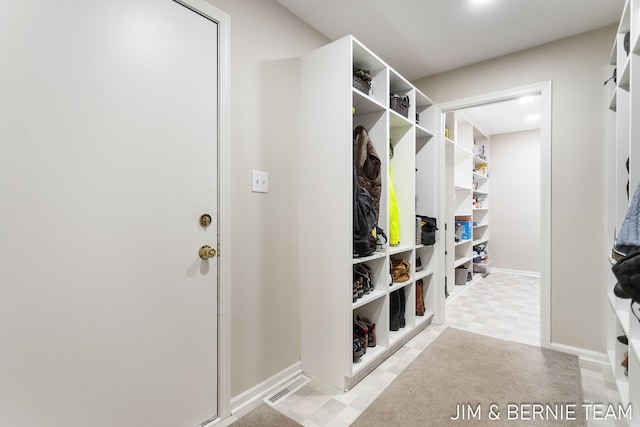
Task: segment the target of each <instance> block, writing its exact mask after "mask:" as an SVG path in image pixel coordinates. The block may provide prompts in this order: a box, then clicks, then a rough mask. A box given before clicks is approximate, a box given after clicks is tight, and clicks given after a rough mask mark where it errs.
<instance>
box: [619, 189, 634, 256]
mask: <svg viewBox="0 0 640 427" xmlns="http://www.w3.org/2000/svg"><path fill="white" fill-rule="evenodd" d="M638 247H640V185H638V187H637V188H636V191H635V193H634V195H633V199H632V200H631V204H630V205H629V208H628V209H627V214H626V215H625V217H624V222H623V223H622V227H620V233H619V234H618V237H617V238H616V243H615V249H616V250H618V251H619V252H622V253H623V254H627V253H629V252H631V251H632V250H633V249H638Z"/></svg>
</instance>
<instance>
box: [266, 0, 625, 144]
mask: <svg viewBox="0 0 640 427" xmlns="http://www.w3.org/2000/svg"><path fill="white" fill-rule="evenodd" d="M276 1H278V2H279V3H280V4H282V5H283V6H284V7H286V8H287V9H289V10H290V11H291V12H293V13H294V14H295V15H297V16H298V17H299V18H301V19H302V20H303V21H305V22H307V23H308V24H310V25H311V26H312V27H314V28H316V29H317V30H318V31H320V32H321V33H322V34H324V35H325V36H327V37H328V38H329V39H331V40H337V39H339V38H341V37H343V36H345V35H348V34H353V35H354V36H355V37H356V38H357V39H358V40H360V41H361V42H362V43H363V44H364V45H365V46H367V47H368V48H369V49H371V50H372V51H373V52H375V53H376V54H377V55H378V56H379V57H380V58H381V59H382V60H383V61H385V62H386V63H387V64H389V65H391V66H392V67H393V68H394V69H395V70H396V71H398V72H399V73H400V74H401V75H403V76H404V77H405V78H407V79H408V80H416V79H419V78H421V77H426V76H430V75H433V74H437V73H440V72H444V71H448V70H452V69H455V68H459V67H462V66H465V65H469V64H473V63H476V62H480V61H484V60H487V59H491V58H495V57H498V56H502V55H506V54H509V53H513V52H517V51H519V50H523V49H527V48H530V47H534V46H539V45H541V44H544V43H548V42H551V41H554V40H559V39H562V38H565V37H569V36H572V35H576V34H580V33H584V32H587V31H591V30H594V29H597V28H601V27H604V26H607V25H610V24H614V23H617V22H618V21H619V20H620V16H621V15H622V9H623V7H624V3H625V0H485V1H484V2H483V3H482V4H480V3H477V1H478V0H394V1H390V0H276ZM612 43H613V41H612ZM606 60H608V58H606ZM525 107H527V108H528V109H529V110H531V109H534V110H536V109H537V110H536V111H538V114H539V108H540V107H539V103H538V105H537V106H536V105H535V103H534V104H531V105H528V106H525V105H522V104H519V103H517V102H516V101H511V102H502V103H498V104H492V105H487V106H482V107H474V108H473V109H470V110H469V111H467V114H468V117H469V119H470V120H472V122H473V123H474V125H476V126H478V127H479V128H480V129H483V131H484V132H485V133H487V134H488V135H492V134H499V133H507V132H515V131H520V130H527V129H532V128H538V127H539V124H536V123H535V122H529V121H527V120H526V118H527V116H528V115H530V114H534V112H531V111H528V110H527V111H522V112H521V110H524V109H525ZM517 113H518V114H517ZM532 126H533V127H532Z"/></svg>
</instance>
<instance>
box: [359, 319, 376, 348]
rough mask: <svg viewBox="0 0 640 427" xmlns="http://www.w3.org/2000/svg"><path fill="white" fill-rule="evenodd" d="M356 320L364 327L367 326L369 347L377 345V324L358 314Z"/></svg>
mask: <svg viewBox="0 0 640 427" xmlns="http://www.w3.org/2000/svg"><path fill="white" fill-rule="evenodd" d="M356 322H357V323H358V324H359V325H360V326H361V327H364V328H367V331H368V332H367V347H375V346H376V324H375V323H373V322H372V321H371V320H369V319H367V318H366V317H360V315H357V316H356Z"/></svg>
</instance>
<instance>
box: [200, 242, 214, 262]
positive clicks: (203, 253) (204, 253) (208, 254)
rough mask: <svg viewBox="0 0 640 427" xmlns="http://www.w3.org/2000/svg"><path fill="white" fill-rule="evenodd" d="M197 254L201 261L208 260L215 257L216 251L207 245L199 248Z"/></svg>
mask: <svg viewBox="0 0 640 427" xmlns="http://www.w3.org/2000/svg"><path fill="white" fill-rule="evenodd" d="M198 254H199V255H200V258H202V259H209V258H213V257H215V256H216V250H215V249H213V248H212V247H211V246H209V245H204V246H202V247H201V248H200V251H199V252H198Z"/></svg>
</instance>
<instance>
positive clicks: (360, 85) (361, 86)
mask: <svg viewBox="0 0 640 427" xmlns="http://www.w3.org/2000/svg"><path fill="white" fill-rule="evenodd" d="M353 87H355V88H356V89H358V90H359V91H360V92H362V93H364V94H365V95H369V94H370V93H371V83H369V82H365V81H364V80H362V79H361V78H360V77H357V76H353Z"/></svg>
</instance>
